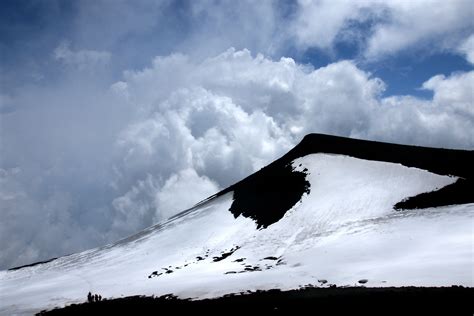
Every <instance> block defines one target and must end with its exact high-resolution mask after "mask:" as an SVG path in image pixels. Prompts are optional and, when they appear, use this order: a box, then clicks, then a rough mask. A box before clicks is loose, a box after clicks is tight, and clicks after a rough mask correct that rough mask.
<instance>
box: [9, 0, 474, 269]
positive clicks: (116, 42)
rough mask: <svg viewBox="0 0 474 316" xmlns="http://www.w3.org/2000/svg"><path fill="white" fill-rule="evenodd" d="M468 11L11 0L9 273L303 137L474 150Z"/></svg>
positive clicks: (431, 1) (120, 227)
mask: <svg viewBox="0 0 474 316" xmlns="http://www.w3.org/2000/svg"><path fill="white" fill-rule="evenodd" d="M472 21H474V6H473V4H472V1H471V0H452V1H441V0H420V1H416V2H415V1H404V0H399V1H382V0H371V1H345V0H339V1H329V0H327V1H326V0H321V1H307V0H301V1H291V2H290V1H283V0H282V1H258V2H256V1H245V0H242V1H230V0H229V1H211V0H209V1H205V0H200V1H171V0H156V1H155V0H141V1H125V0H114V1H112V0H97V1H86V0H79V1H60V0H49V1H33V0H29V1H27V0H20V1H18V0H17V1H9V0H4V1H1V4H0V54H1V63H0V87H1V90H0V154H1V155H0V200H1V201H0V212H1V214H2V218H3V220H2V221H1V222H0V247H1V248H2V255H1V256H0V268H7V267H11V266H14V265H20V264H25V263H29V262H32V261H36V260H42V259H47V258H49V257H55V256H59V255H63V254H66V253H71V252H75V251H79V250H82V249H87V248H90V247H95V246H99V245H102V244H105V243H108V242H112V241H115V240H116V239H118V238H121V237H124V236H126V235H129V234H132V233H134V232H136V231H139V230H140V229H143V228H144V227H147V226H149V225H152V224H153V223H156V222H159V221H161V220H163V219H166V218H167V217H169V216H172V215H173V214H175V213H176V212H179V211H181V210H182V209H184V208H186V207H189V206H191V205H193V204H194V203H196V202H198V201H199V200H201V199H203V198H205V197H207V196H209V195H211V194H213V193H215V192H216V191H218V190H220V189H223V188H225V187H227V186H228V185H230V184H232V183H233V182H235V181H238V180H239V179H241V178H243V177H245V176H246V175H248V174H251V173H252V172H254V171H255V170H258V169H259V168H261V167H262V166H264V165H266V164H267V163H269V162H271V161H272V160H274V159H276V158H277V157H278V156H280V155H282V154H284V153H285V152H286V151H288V150H289V149H290V148H291V147H292V146H294V145H295V144H296V143H298V141H299V140H300V139H301V138H302V137H303V136H304V135H305V134H307V133H311V132H319V133H327V134H333V135H340V136H346V137H357V138H364V139H372V140H379V141H388V142H396V143H405V144H414V145H424V146H434V147H445V148H464V149H471V150H472V149H473V148H474V105H473V85H474V83H473V81H474V70H473V68H472V67H473V64H474V26H473V22H472ZM179 191H185V192H188V194H186V196H184V197H183V196H179V197H178V196H176V194H175V192H179ZM42 227H48V229H47V230H45V229H43V228H42Z"/></svg>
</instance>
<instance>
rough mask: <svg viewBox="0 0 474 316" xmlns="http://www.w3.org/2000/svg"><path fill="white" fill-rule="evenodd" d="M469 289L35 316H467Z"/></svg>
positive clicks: (153, 303)
mask: <svg viewBox="0 0 474 316" xmlns="http://www.w3.org/2000/svg"><path fill="white" fill-rule="evenodd" d="M473 302H474V288H464V287H457V286H453V287H444V288H416V287H404V288H364V287H352V288H304V289H300V290H292V291H279V290H271V291H257V292H252V293H245V294H244V293H242V294H241V295H232V296H226V297H222V298H218V299H209V300H200V301H189V300H179V299H177V298H176V297H173V296H171V295H165V296H161V297H144V296H131V297H126V298H120V299H113V300H103V301H100V302H94V303H84V304H79V305H70V306H67V307H65V308H61V309H54V310H51V311H43V312H41V313H40V314H39V315H163V314H164V313H166V312H171V313H173V314H176V313H177V315H180V314H179V313H189V314H187V315H201V313H205V314H209V313H210V314H219V315H235V314H240V315H247V314H248V315H253V314H255V313H259V314H261V315H266V314H282V315H295V312H298V313H301V314H300V315H318V314H322V315H333V314H336V313H337V314H339V313H341V312H343V313H344V314H349V315H354V314H356V315H359V314H364V315H367V314H370V315H407V314H410V315H434V314H436V315H473V312H474V308H473V306H474V303H473Z"/></svg>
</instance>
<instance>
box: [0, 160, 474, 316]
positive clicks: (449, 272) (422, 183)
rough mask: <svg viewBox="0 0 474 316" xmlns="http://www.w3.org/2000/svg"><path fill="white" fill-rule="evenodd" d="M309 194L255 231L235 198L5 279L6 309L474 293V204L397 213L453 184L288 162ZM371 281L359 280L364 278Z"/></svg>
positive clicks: (439, 178) (1, 307)
mask: <svg viewBox="0 0 474 316" xmlns="http://www.w3.org/2000/svg"><path fill="white" fill-rule="evenodd" d="M292 165H293V167H294V169H295V171H300V172H305V173H306V174H307V175H306V180H307V181H308V182H309V183H310V193H309V194H306V193H305V194H303V196H302V198H301V200H300V201H299V202H298V203H297V204H295V205H294V206H293V207H292V208H291V209H290V210H288V211H287V212H286V213H285V215H284V216H283V218H282V219H281V220H279V221H278V222H276V223H274V224H272V225H270V226H268V227H267V228H264V229H257V224H256V223H255V221H254V220H252V219H251V218H246V217H243V216H239V217H237V218H234V216H233V214H232V213H231V212H230V211H229V208H230V206H231V204H232V201H233V194H232V192H229V193H226V194H224V195H221V196H217V197H214V198H211V199H209V200H207V201H204V202H202V203H200V204H198V205H197V206H195V207H194V208H192V209H190V210H188V211H186V212H184V213H182V214H180V215H179V216H176V217H175V218H172V219H170V220H168V221H167V222H165V223H162V224H158V225H156V226H153V227H150V228H148V229H146V230H145V231H143V232H141V233H139V234H137V235H135V236H131V237H129V238H127V239H124V240H122V241H119V242H117V243H115V244H112V245H108V246H105V247H101V248H97V249H93V250H88V251H85V252H82V253H78V254H73V255H70V256H66V257H61V258H58V259H56V260H53V261H51V262H48V263H44V264H39V265H35V266H31V267H26V268H21V269H18V270H11V271H1V272H0V314H2V315H15V314H32V313H37V312H39V311H41V310H45V309H51V308H54V307H58V306H59V307H61V306H65V305H68V304H71V303H82V302H84V301H85V300H86V296H87V293H88V292H89V291H90V292H92V293H99V294H101V295H102V297H104V298H118V297H124V296H130V295H137V294H140V295H155V296H160V295H164V294H169V293H173V294H175V295H177V296H179V297H180V298H195V299H200V298H210V297H218V296H222V295H224V294H227V293H238V292H245V291H247V290H257V289H261V290H264V289H274V288H279V289H293V288H298V287H300V286H303V285H306V284H313V285H318V286H322V287H325V286H330V285H331V284H334V285H337V286H354V285H356V286H357V285H361V283H364V285H365V286H370V287H387V286H451V285H463V286H469V287H472V286H474V270H473V267H474V265H473V258H474V247H473V245H474V239H473V228H474V221H473V219H474V204H472V203H471V204H462V205H453V206H442V207H434V208H427V209H413V210H401V211H395V210H394V209H393V206H394V205H395V204H396V203H397V202H400V201H402V200H404V199H406V198H408V197H412V196H416V195H418V194H421V193H424V192H430V191H434V190H438V189H440V188H443V187H445V186H447V185H450V184H452V183H454V182H455V181H456V180H457V177H453V176H445V175H438V174H434V173H431V172H428V171H426V170H422V169H417V168H410V167H406V166H403V165H401V164H396V163H389V162H382V161H372V160H364V159H358V158H353V157H350V156H345V155H335V154H321V153H318V154H310V155H306V156H304V157H301V158H298V159H296V160H294V161H293V162H292ZM361 280H363V281H362V282H359V281H361Z"/></svg>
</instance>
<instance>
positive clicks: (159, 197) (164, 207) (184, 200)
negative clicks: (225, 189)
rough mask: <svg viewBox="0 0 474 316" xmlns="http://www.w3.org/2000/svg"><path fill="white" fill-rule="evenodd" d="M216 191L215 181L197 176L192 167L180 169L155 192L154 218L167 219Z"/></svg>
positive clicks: (217, 189) (217, 188)
mask: <svg viewBox="0 0 474 316" xmlns="http://www.w3.org/2000/svg"><path fill="white" fill-rule="evenodd" d="M218 191H219V187H218V186H217V184H216V183H215V182H213V181H212V180H210V179H209V178H208V177H205V176H199V175H198V174H197V173H196V171H195V170H194V169H184V170H181V171H180V172H178V173H176V174H173V175H172V176H171V177H170V178H169V179H168V180H166V182H165V184H164V185H163V187H162V188H161V190H160V191H158V192H157V194H156V199H155V203H156V206H155V209H156V211H157V212H156V219H155V220H156V221H159V220H163V219H167V218H169V217H171V216H173V215H175V214H177V213H179V212H181V211H184V210H186V209H188V208H190V207H192V206H193V205H194V204H196V202H197V201H201V200H203V199H205V198H207V197H209V196H211V195H213V194H215V193H216V192H218ZM179 192H186V194H179ZM178 194H179V197H178V196H177V195H178Z"/></svg>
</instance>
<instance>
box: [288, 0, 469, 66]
mask: <svg viewBox="0 0 474 316" xmlns="http://www.w3.org/2000/svg"><path fill="white" fill-rule="evenodd" d="M473 14H474V8H473V6H472V2H471V1H469V0H452V1H438V0H421V1H395V0H393V1H379V0H372V1H336V2H334V1H325V0H324V1H306V0H302V1H299V6H298V10H297V14H296V18H295V19H294V21H293V22H292V27H291V28H290V30H291V32H290V36H294V37H295V39H296V42H297V43H298V44H299V46H300V47H301V48H303V49H305V48H309V47H319V48H323V49H331V48H332V47H333V46H334V45H335V43H336V42H338V41H357V42H359V44H360V45H361V46H362V47H363V51H362V52H363V55H364V56H365V57H367V58H369V59H379V58H383V57H385V56H387V55H392V54H395V53H397V52H399V51H403V50H406V49H410V48H416V49H420V48H426V47H428V48H429V50H430V51H432V52H440V51H444V50H450V51H456V50H457V47H458V46H459V43H460V41H461V40H462V38H463V34H465V33H466V32H467V31H472V17H473Z"/></svg>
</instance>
